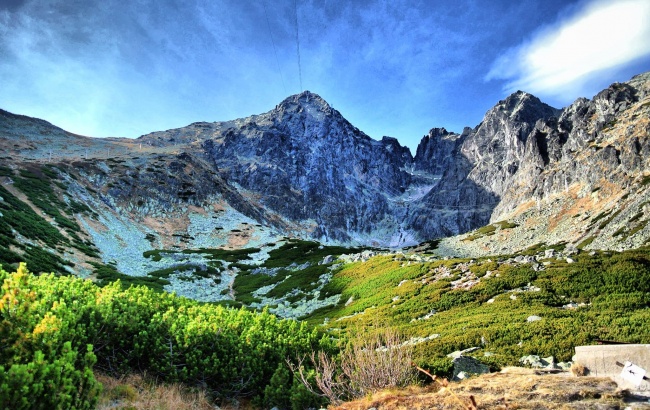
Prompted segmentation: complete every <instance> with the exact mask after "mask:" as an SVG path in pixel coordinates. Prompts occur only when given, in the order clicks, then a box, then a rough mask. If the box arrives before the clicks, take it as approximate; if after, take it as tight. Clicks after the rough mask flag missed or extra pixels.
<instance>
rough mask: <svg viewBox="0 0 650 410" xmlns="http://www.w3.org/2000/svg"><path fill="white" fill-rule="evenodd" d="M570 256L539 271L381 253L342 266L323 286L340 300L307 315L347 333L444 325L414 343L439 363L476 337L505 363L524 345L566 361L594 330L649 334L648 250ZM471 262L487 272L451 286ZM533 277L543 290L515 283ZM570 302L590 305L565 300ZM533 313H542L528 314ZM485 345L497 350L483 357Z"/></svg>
mask: <svg viewBox="0 0 650 410" xmlns="http://www.w3.org/2000/svg"><path fill="white" fill-rule="evenodd" d="M573 258H574V259H575V263H572V264H568V263H566V261H563V260H562V261H560V260H553V262H551V264H550V265H549V266H547V267H546V269H545V270H543V271H538V272H537V271H535V270H533V269H532V267H531V266H529V265H527V264H523V265H509V264H505V263H500V264H497V263H496V262H495V261H494V260H491V259H480V260H478V261H476V262H475V263H474V264H473V265H472V264H469V261H468V260H449V261H436V262H429V263H420V264H405V263H404V262H403V261H400V260H396V258H394V257H392V256H381V257H375V258H372V259H371V260H369V261H368V262H365V263H361V262H359V263H354V264H349V265H346V266H345V267H344V268H342V269H341V270H340V271H339V272H337V273H336V274H335V275H334V277H333V279H332V281H331V282H330V283H329V284H328V285H327V286H326V288H325V290H326V291H329V292H331V293H336V292H341V293H342V297H341V303H340V304H339V305H337V306H333V307H327V308H323V309H320V310H319V311H318V312H315V313H314V314H313V315H311V316H310V317H309V318H307V321H308V322H309V323H312V324H322V323H323V322H324V319H325V318H329V325H326V327H329V326H331V327H332V328H341V329H342V330H341V332H343V333H342V334H345V333H346V332H347V331H348V330H347V329H359V328H363V329H376V328H378V327H393V328H396V329H399V330H400V331H401V332H402V333H404V334H406V335H408V336H412V337H416V336H417V337H426V336H429V335H433V334H438V335H440V336H439V337H437V338H434V339H433V340H429V341H426V342H423V343H420V344H418V345H416V350H415V355H416V356H415V357H416V361H417V362H418V363H421V364H422V365H424V366H429V368H431V369H434V370H435V369H444V368H445V367H446V366H448V361H447V360H446V358H445V356H444V355H446V354H448V353H451V352H453V351H455V350H462V349H466V348H469V347H473V346H479V347H481V348H482V350H480V351H478V352H477V353H476V354H477V355H478V356H477V357H479V359H480V360H482V361H485V362H487V363H488V364H490V365H492V366H494V367H500V366H505V365H513V364H517V361H518V359H519V358H520V357H521V356H524V355H526V354H539V355H543V356H550V355H553V356H555V357H556V358H558V359H559V360H569V359H570V358H571V356H572V354H573V348H574V346H576V345H583V344H590V343H593V342H594V341H595V340H596V339H608V340H618V341H622V342H633V343H648V342H650V339H649V335H650V309H648V308H649V307H650V296H649V295H650V293H649V292H650V249H648V248H644V249H639V250H635V251H627V252H624V253H613V254H611V255H608V254H605V253H597V254H595V255H594V256H589V255H587V254H586V253H580V254H579V255H575V256H573ZM468 264H469V265H470V266H469V269H468V270H469V272H472V273H473V274H474V275H475V276H476V277H479V276H482V278H481V280H480V281H479V282H478V283H477V284H475V285H474V286H472V287H470V288H469V289H453V286H452V283H451V282H452V281H454V280H457V279H459V278H460V277H461V275H467V273H462V272H461V267H462V266H467V265H468ZM463 269H464V268H463ZM487 271H490V272H491V274H490V275H489V277H488V276H486V272H487ZM445 272H447V273H446V274H445ZM529 284H530V285H531V286H532V287H537V288H539V289H540V290H539V291H528V292H521V291H517V292H515V293H512V292H510V291H512V290H516V289H521V288H523V287H526V286H528V285H529ZM510 295H514V296H515V297H516V299H515V300H512V299H511V298H510ZM349 300H352V303H349V304H348V305H347V306H346V305H345V304H344V303H346V302H347V301H349ZM488 302H489V303H488ZM569 302H575V303H585V304H586V305H585V306H583V307H581V308H579V309H567V308H562V306H563V305H565V304H568V303H569ZM432 311H435V312H436V313H434V314H433V315H431V316H430V317H429V318H426V319H424V318H425V317H426V316H425V315H427V314H429V313H430V312H432ZM530 315H538V316H540V317H542V320H541V321H538V322H530V323H529V322H527V320H526V319H527V317H528V316H530ZM337 319H341V320H337ZM332 331H333V332H334V331H335V330H334V329H332ZM487 351H489V352H492V353H494V354H495V355H494V356H491V357H490V358H484V357H483V355H482V353H483V352H487Z"/></svg>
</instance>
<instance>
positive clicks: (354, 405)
mask: <svg viewBox="0 0 650 410" xmlns="http://www.w3.org/2000/svg"><path fill="white" fill-rule="evenodd" d="M471 396H472V397H474V398H475V400H476V402H477V405H478V408H479V409H504V410H505V409H507V410H515V409H530V410H533V409H534V410H542V409H566V410H569V409H576V410H577V409H599V410H608V409H612V410H614V409H623V408H626V406H627V405H626V404H625V402H624V398H625V397H624V394H623V393H621V392H619V391H617V386H616V384H615V383H614V382H613V381H611V380H610V379H607V378H595V377H580V378H577V377H573V376H571V375H569V374H567V373H564V374H559V375H555V374H536V373H535V371H534V370H531V369H518V368H509V369H505V370H504V371H503V372H501V373H492V374H488V375H483V376H480V377H475V378H471V379H468V380H464V381H462V382H460V383H452V384H450V385H449V386H448V387H446V388H439V387H436V386H429V387H410V388H408V389H402V390H388V391H382V392H379V393H377V394H374V395H372V396H368V397H365V398H363V399H360V400H356V401H353V402H347V403H343V404H342V405H340V406H338V407H331V409H339V410H366V409H369V408H372V407H374V408H376V409H378V410H398V409H399V410H401V409H413V410H420V409H421V410H424V409H441V410H442V409H464V408H468V407H469V406H471V401H470V397H471ZM458 399H460V402H459V400H458Z"/></svg>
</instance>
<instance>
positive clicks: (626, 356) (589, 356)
mask: <svg viewBox="0 0 650 410" xmlns="http://www.w3.org/2000/svg"><path fill="white" fill-rule="evenodd" d="M627 361H629V362H632V363H633V364H635V365H637V366H639V367H641V368H643V369H645V370H646V372H647V377H650V344H643V345H595V346H576V354H575V356H573V362H574V363H578V364H581V365H583V366H585V367H586V368H587V370H588V371H589V373H588V375H589V376H599V377H611V378H612V379H614V381H615V382H616V383H617V384H618V385H619V387H621V388H623V389H629V390H630V391H632V392H634V393H638V394H642V395H644V396H646V395H649V396H650V381H648V380H647V379H646V380H643V381H642V382H641V383H640V384H639V385H634V384H633V383H630V382H628V381H627V380H625V379H623V378H622V377H621V372H622V371H623V367H621V366H618V365H617V364H616V362H619V363H625V362H627Z"/></svg>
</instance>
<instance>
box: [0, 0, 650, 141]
mask: <svg viewBox="0 0 650 410" xmlns="http://www.w3.org/2000/svg"><path fill="white" fill-rule="evenodd" d="M296 11H297V22H298V28H299V30H298V39H299V45H300V63H301V64H300V68H299V65H298V53H297V49H298V47H297V41H296V40H297V38H296ZM648 70H650V2H649V1H648V0H609V1H602V0H591V1H589V0H582V1H574V2H570V1H565V0H562V1H560V0H520V1H510V0H508V1H498V0H491V1H482V0H480V1H479V0H476V1H469V0H452V1H448V0H428V1H415V0H410V1H406V0H392V1H379V0H375V1H372V0H357V1H333V0H295V1H294V0H275V1H272V0H257V1H252V0H223V1H219V0H155V1H154V0H129V1H125V0H0V108H3V109H6V110H8V111H11V112H14V113H19V114H25V115H29V116H34V117H39V118H43V119H46V120H48V121H50V122H52V123H54V124H55V125H58V126H60V127H62V128H64V129H66V130H69V131H72V132H76V133H79V134H83V135H89V136H94V137H108V136H116V137H138V136H140V135H142V134H146V133H148V132H151V131H157V130H164V129H169V128H175V127H181V126H185V125H187V124H189V123H191V122H195V121H221V120H229V119H234V118H239V117H245V116H248V115H251V114H259V113H262V112H266V111H268V110H270V109H271V108H273V107H274V106H275V105H276V104H277V103H279V102H280V101H282V100H283V99H284V98H285V97H287V96H289V95H291V94H295V93H297V92H300V91H301V83H302V89H308V90H310V91H313V92H316V93H318V94H320V95H321V96H322V97H323V98H325V99H326V100H327V101H328V102H329V103H330V104H332V105H333V106H334V108H336V109H337V110H339V111H340V112H341V113H342V114H343V115H344V116H345V117H346V118H347V119H348V120H350V121H351V122H352V123H353V124H354V125H355V126H357V127H359V128H360V129H361V130H362V131H364V132H366V133H367V134H368V135H370V136H371V137H373V138H375V139H380V138H381V137H382V136H384V135H389V136H392V137H396V138H398V139H399V140H400V142H401V143H402V144H404V145H407V146H409V147H410V148H411V149H412V150H415V147H416V146H417V143H418V142H419V141H420V139H421V138H422V136H423V135H425V134H426V133H427V132H428V130H429V129H430V128H432V127H446V128H447V129H448V130H452V131H456V132H460V131H462V128H463V127H464V126H471V127H474V126H476V125H477V124H478V123H479V122H480V121H481V119H482V117H483V114H484V113H485V111H487V110H488V109H489V108H490V107H492V106H493V105H494V104H495V103H496V102H497V101H498V100H500V99H503V98H505V97H506V96H507V95H508V94H509V93H511V92H513V91H516V90H517V89H521V90H524V91H528V92H531V93H533V94H535V95H537V96H538V97H540V98H541V99H542V100H543V101H545V102H547V103H549V104H551V105H553V106H555V107H558V108H561V107H563V106H566V105H568V104H570V103H571V102H573V101H574V100H575V99H576V98H578V97H580V96H585V97H588V98H591V97H592V96H593V95H594V94H595V93H597V92H598V91H600V90H601V89H603V88H605V87H606V86H607V85H609V84H610V83H612V82H615V81H627V80H628V79H629V78H630V77H631V76H632V75H634V74H637V73H640V72H644V71H648ZM301 79H302V81H301Z"/></svg>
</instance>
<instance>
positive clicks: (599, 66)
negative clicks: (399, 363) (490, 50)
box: [487, 0, 650, 98]
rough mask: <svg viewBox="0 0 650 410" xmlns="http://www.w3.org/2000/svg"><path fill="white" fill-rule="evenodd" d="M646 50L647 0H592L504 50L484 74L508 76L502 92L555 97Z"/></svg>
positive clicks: (649, 28) (649, 30) (649, 32)
mask: <svg viewBox="0 0 650 410" xmlns="http://www.w3.org/2000/svg"><path fill="white" fill-rule="evenodd" d="M648 55H650V2H649V1H648V0H618V1H612V0H596V1H590V2H589V3H586V4H584V5H583V6H582V7H581V8H579V9H578V10H577V12H575V13H574V14H572V15H571V16H570V17H568V18H567V19H561V20H560V21H558V22H556V23H555V24H553V25H551V26H546V27H544V28H543V29H542V30H540V31H538V32H537V33H536V34H535V35H533V37H532V39H530V40H529V41H527V42H524V43H523V44H521V45H519V46H517V47H515V48H512V49H510V50H507V51H506V52H505V53H504V54H502V55H501V56H500V57H499V58H498V59H497V60H496V61H495V62H494V63H493V65H492V67H491V70H490V72H489V73H488V75H487V79H488V80H491V79H504V80H508V82H507V84H506V87H505V88H506V89H507V90H508V91H514V90H517V89H522V90H525V91H528V92H531V93H533V94H538V95H540V96H556V97H557V96H560V95H566V94H571V93H577V92H584V89H585V85H586V84H585V83H586V82H588V81H590V80H593V79H594V78H597V77H598V76H599V75H601V74H606V73H608V72H611V70H616V69H619V68H621V67H624V66H626V65H628V64H630V63H633V62H635V61H638V60H639V59H641V58H643V57H645V56H648ZM576 96H577V95H573V96H571V98H575V97H576Z"/></svg>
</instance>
